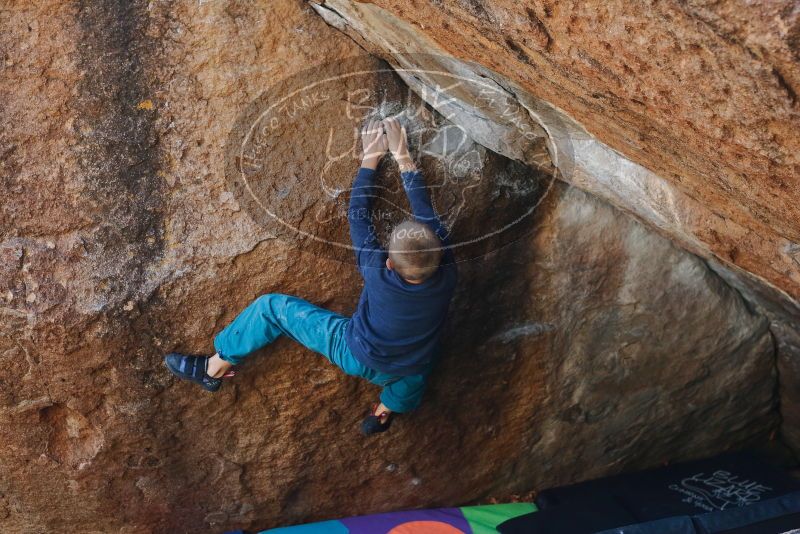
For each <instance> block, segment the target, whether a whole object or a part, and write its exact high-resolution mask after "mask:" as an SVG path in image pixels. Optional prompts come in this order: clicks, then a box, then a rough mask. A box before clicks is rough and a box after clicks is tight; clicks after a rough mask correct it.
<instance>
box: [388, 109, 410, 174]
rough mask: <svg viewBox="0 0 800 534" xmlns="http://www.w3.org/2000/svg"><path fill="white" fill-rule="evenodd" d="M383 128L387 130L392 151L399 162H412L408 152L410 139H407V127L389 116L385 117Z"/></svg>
mask: <svg viewBox="0 0 800 534" xmlns="http://www.w3.org/2000/svg"><path fill="white" fill-rule="evenodd" d="M383 130H384V131H385V132H386V139H387V141H389V150H390V151H391V153H392V155H393V156H394V159H395V160H397V163H400V164H402V163H412V162H413V161H412V159H411V154H409V152H408V139H406V129H405V127H404V126H400V122H399V121H398V120H397V119H396V118H394V117H389V118H387V119H383Z"/></svg>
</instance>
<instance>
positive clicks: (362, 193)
mask: <svg viewBox="0 0 800 534" xmlns="http://www.w3.org/2000/svg"><path fill="white" fill-rule="evenodd" d="M376 193H377V191H376V187H375V169H374V168H369V167H363V166H362V167H361V168H360V169H358V174H356V179H355V181H354V182H353V189H352V190H351V191H350V208H349V209H348V210H347V220H348V222H349V223H350V240H351V241H352V242H353V248H354V249H355V253H356V261H357V263H358V269H359V270H360V271H362V272H363V269H364V268H365V267H382V266H383V262H384V259H383V252H384V251H383V248H382V247H381V245H380V242H379V241H378V236H377V235H375V230H374V225H373V224H372V221H371V217H370V212H369V209H370V205H371V203H372V197H373V196H375V194H376Z"/></svg>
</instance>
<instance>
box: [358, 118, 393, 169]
mask: <svg viewBox="0 0 800 534" xmlns="http://www.w3.org/2000/svg"><path fill="white" fill-rule="evenodd" d="M361 145H362V146H363V148H364V155H363V158H362V160H361V166H362V167H364V168H367V169H373V170H374V169H377V168H378V162H379V161H380V160H381V158H382V157H383V155H384V154H385V153H386V151H387V150H389V142H388V141H387V140H386V135H385V133H384V131H383V124H382V123H381V121H379V120H370V121H367V123H366V124H365V125H364V128H362V130H361Z"/></svg>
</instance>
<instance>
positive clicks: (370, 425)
mask: <svg viewBox="0 0 800 534" xmlns="http://www.w3.org/2000/svg"><path fill="white" fill-rule="evenodd" d="M377 408H378V405H377V404H376V405H374V406H373V407H372V409H371V410H370V411H369V414H368V415H367V416H366V417H365V418H364V420H363V421H361V432H363V433H364V435H365V436H371V435H372V434H377V433H379V432H386V431H387V430H389V427H390V426H392V419H393V418H394V413H392V412H381V413H379V414H378V413H375V410H376V409H377Z"/></svg>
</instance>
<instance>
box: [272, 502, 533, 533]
mask: <svg viewBox="0 0 800 534" xmlns="http://www.w3.org/2000/svg"><path fill="white" fill-rule="evenodd" d="M535 511H536V505H534V504H531V503H510V504H491V505H486V506H464V507H461V508H439V509H435V510H409V511H405V512H390V513H386V514H374V515H365V516H359V517H348V518H346V519H339V520H336V521H320V522H318V523H309V524H306V525H297V526H293V527H281V528H273V529H270V530H264V531H262V532H261V533H260V534H312V533H313V534H491V533H496V532H497V525H499V524H500V523H502V522H503V521H507V520H509V519H513V518H515V517H518V516H520V515H523V514H528V513H531V512H535Z"/></svg>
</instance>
